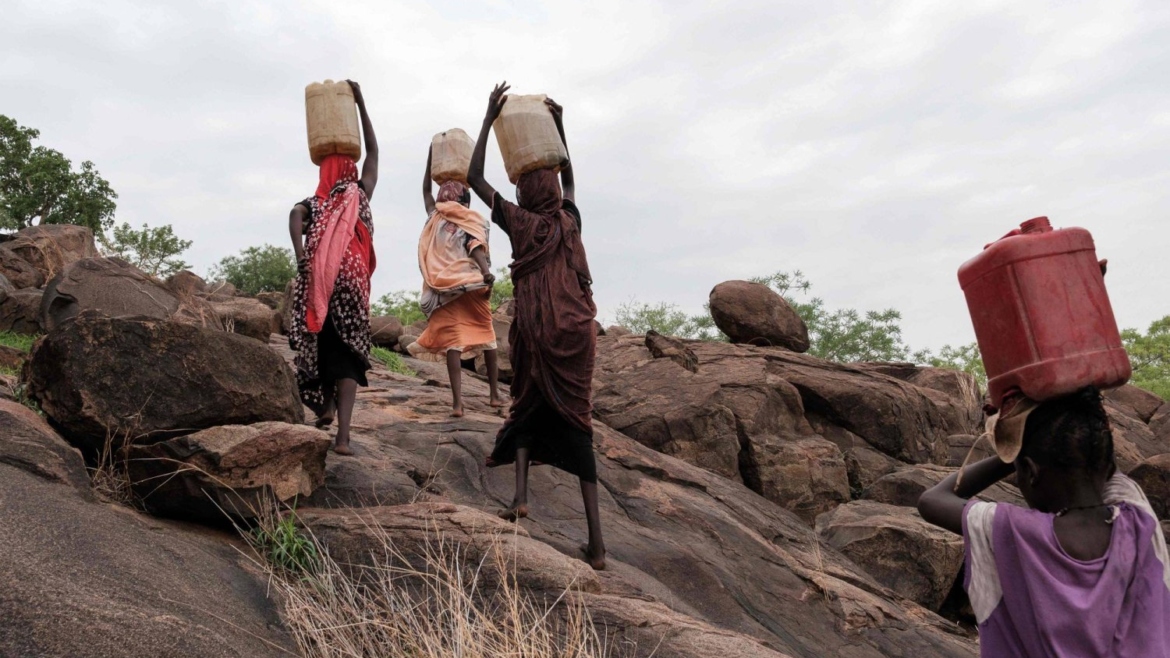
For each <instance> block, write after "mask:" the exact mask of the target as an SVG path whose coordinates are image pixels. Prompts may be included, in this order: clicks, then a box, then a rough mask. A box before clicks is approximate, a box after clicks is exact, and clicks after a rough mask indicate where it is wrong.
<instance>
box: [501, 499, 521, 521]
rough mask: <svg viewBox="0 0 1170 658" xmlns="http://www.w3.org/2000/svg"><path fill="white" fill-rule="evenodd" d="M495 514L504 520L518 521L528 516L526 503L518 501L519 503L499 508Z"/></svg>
mask: <svg viewBox="0 0 1170 658" xmlns="http://www.w3.org/2000/svg"><path fill="white" fill-rule="evenodd" d="M496 516H498V517H500V518H501V519H503V520H505V521H512V522H516V521H519V520H520V519H526V518H528V503H520V504H519V505H513V506H512V507H509V508H508V509H505V510H500V513H499V514H497V515H496Z"/></svg>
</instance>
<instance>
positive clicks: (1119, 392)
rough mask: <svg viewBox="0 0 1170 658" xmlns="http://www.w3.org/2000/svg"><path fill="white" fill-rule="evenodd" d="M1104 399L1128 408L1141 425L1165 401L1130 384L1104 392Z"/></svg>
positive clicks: (1151, 417) (1152, 415) (1151, 416)
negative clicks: (1139, 420)
mask: <svg viewBox="0 0 1170 658" xmlns="http://www.w3.org/2000/svg"><path fill="white" fill-rule="evenodd" d="M1105 399H1106V400H1109V401H1111V402H1113V403H1115V404H1117V405H1119V406H1121V407H1123V408H1128V410H1129V411H1131V412H1132V413H1133V415H1134V416H1136V417H1138V418H1139V419H1141V421H1142V422H1143V423H1149V422H1150V421H1151V420H1152V419H1153V417H1154V414H1156V413H1157V412H1158V409H1160V408H1161V407H1162V405H1164V404H1166V401H1165V400H1163V399H1162V398H1160V397H1158V396H1157V395H1154V394H1153V393H1151V392H1149V391H1147V390H1145V389H1144V388H1138V387H1137V386H1134V385H1132V384H1126V385H1125V386H1120V387H1118V388H1111V389H1108V390H1106V391H1105ZM1167 450H1170V448H1167Z"/></svg>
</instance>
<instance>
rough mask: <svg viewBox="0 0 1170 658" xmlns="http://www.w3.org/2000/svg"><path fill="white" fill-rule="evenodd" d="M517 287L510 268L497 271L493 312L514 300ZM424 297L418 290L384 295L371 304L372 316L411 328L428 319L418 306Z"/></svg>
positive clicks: (492, 304) (398, 291)
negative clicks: (389, 319) (388, 318)
mask: <svg viewBox="0 0 1170 658" xmlns="http://www.w3.org/2000/svg"><path fill="white" fill-rule="evenodd" d="M514 294H515V286H513V285H512V274H511V272H509V271H508V268H506V267H501V268H500V269H498V270H496V283H495V285H494V286H492V300H491V306H492V311H493V312H495V310H496V309H497V308H499V307H500V304H503V303H504V302H506V301H508V300H509V299H512V297H513V295H514ZM421 295H422V293H420V292H419V291H418V290H395V291H394V292H388V293H386V294H385V295H382V296H381V297H379V298H378V299H377V301H374V302H373V303H371V304H370V314H371V315H389V316H391V317H395V318H398V321H399V322H401V323H402V326H404V327H405V326H409V325H412V324H414V323H415V322H418V321H419V320H425V319H427V316H426V315H425V314H424V313H423V312H422V308H420V307H419V305H418V300H419V297H420V296H421Z"/></svg>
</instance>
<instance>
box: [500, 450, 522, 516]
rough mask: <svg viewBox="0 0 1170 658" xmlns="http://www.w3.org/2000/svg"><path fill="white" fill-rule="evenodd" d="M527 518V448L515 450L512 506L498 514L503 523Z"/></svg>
mask: <svg viewBox="0 0 1170 658" xmlns="http://www.w3.org/2000/svg"><path fill="white" fill-rule="evenodd" d="M526 516H528V448H518V449H517V450H516V496H515V497H514V498H512V505H511V506H510V507H509V508H508V509H506V510H503V511H502V512H500V513H499V517H500V518H501V519H504V520H505V521H515V520H516V519H523V518H524V517H526Z"/></svg>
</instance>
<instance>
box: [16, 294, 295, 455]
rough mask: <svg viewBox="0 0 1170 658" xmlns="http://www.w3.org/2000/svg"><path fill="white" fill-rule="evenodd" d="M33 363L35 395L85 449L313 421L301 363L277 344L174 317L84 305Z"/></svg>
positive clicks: (34, 356) (40, 347) (31, 389)
mask: <svg viewBox="0 0 1170 658" xmlns="http://www.w3.org/2000/svg"><path fill="white" fill-rule="evenodd" d="M28 370H29V374H30V376H29V382H28V390H29V393H30V394H31V396H32V397H33V398H34V399H35V400H37V401H38V402H39V403H40V405H41V408H42V409H43V410H44V412H45V413H46V414H47V415H48V416H49V418H51V419H52V420H53V422H55V423H56V424H57V425H58V426H59V427H60V428H61V429H62V431H63V432H64V433H65V435H66V438H68V439H69V440H70V441H72V442H73V443H74V445H77V446H79V447H82V448H83V449H90V450H100V449H101V448H102V447H103V446H104V445H105V443H106V441H107V440H111V441H113V442H114V443H115V444H122V443H124V442H126V441H127V440H132V441H133V442H138V443H142V442H149V441H152V440H157V439H159V438H163V437H167V436H175V435H181V434H189V433H191V432H195V431H198V430H201V429H205V428H208V427H214V426H217V425H247V424H251V423H258V422H263V421H281V422H287V423H301V422H303V421H304V407H302V406H301V401H300V398H299V396H298V393H297V386H296V380H295V378H294V377H293V373H292V370H291V369H290V368H289V366H288V365H287V364H286V363H285V362H284V361H283V360H282V359H281V357H280V356H279V355H277V354H276V353H274V352H273V351H272V350H271V349H269V348H268V346H267V345H264V344H261V343H258V342H256V341H255V340H252V339H250V338H245V337H243V336H237V335H235V334H229V333H224V332H222V331H215V330H211V329H204V328H201V327H195V326H191V325H185V324H178V323H175V322H168V321H165V320H157V319H153V318H107V317H103V316H100V315H97V314H95V313H92V312H90V313H84V314H82V315H80V316H78V317H76V318H74V319H73V320H71V321H69V322H67V323H65V324H64V325H61V326H59V327H57V328H56V329H55V330H53V331H51V332H49V334H48V335H47V336H45V338H44V339H42V340H41V342H40V343H39V344H38V346H37V348H36V350H35V351H34V352H33V354H32V357H31V360H30V363H29V364H28Z"/></svg>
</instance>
